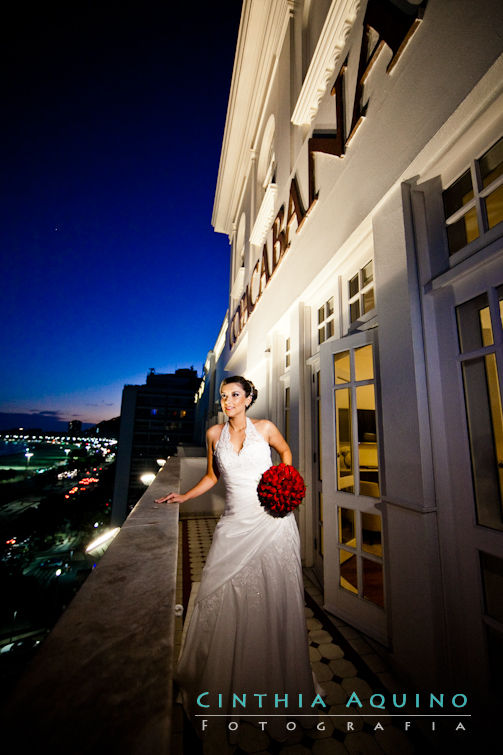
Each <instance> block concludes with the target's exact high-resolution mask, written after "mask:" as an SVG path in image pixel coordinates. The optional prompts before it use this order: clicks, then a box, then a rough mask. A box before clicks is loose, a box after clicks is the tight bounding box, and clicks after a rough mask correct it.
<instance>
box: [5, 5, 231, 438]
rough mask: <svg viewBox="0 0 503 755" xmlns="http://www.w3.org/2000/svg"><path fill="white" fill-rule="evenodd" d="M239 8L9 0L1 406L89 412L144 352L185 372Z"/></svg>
mask: <svg viewBox="0 0 503 755" xmlns="http://www.w3.org/2000/svg"><path fill="white" fill-rule="evenodd" d="M240 8H241V3H240V2H238V1H237V0H236V1H229V2H224V3H221V4H219V5H218V7H214V6H211V8H210V7H208V6H203V7H202V8H201V9H200V10H199V11H198V14H199V15H198V23H197V24H195V23H194V20H193V19H191V18H189V17H187V16H186V14H185V13H184V12H183V11H182V10H181V9H177V8H175V9H174V8H173V7H172V6H167V5H166V4H165V3H160V2H152V3H149V4H148V5H146V6H145V7H143V8H142V11H141V16H138V15H137V12H136V9H135V6H133V4H130V3H125V4H118V3H117V2H108V3H105V4H104V5H103V6H100V8H99V10H98V9H92V8H69V7H68V6H67V7H65V6H61V7H60V6H59V5H57V4H55V3H52V4H50V5H49V6H48V7H44V8H40V7H38V6H36V5H33V6H31V7H30V8H29V12H28V13H27V12H26V9H25V7H23V9H22V11H21V10H11V11H10V12H11V15H10V17H9V19H8V21H7V26H6V28H7V31H8V33H7V34H6V38H7V40H6V41H5V42H4V48H3V58H4V65H3V66H2V89H3V92H4V98H5V99H4V102H5V116H4V119H3V123H2V126H1V129H2V141H3V144H4V148H5V159H4V171H3V184H4V185H3V192H2V193H3V197H4V199H3V201H2V209H1V213H2V223H1V232H0V233H1V242H0V243H1V247H2V250H3V252H2V254H3V273H4V274H3V286H2V289H3V291H2V297H1V300H0V318H1V322H2V326H3V327H2V339H1V344H2V345H1V349H2V363H3V369H2V370H1V373H0V424H2V423H3V419H4V418H5V415H8V417H9V416H12V415H14V414H28V415H31V416H32V417H33V420H34V421H33V423H32V425H33V426H40V427H43V429H50V428H49V425H50V424H51V422H54V425H55V428H56V427H59V426H60V425H59V424H58V423H60V422H65V423H66V422H68V421H69V420H72V419H79V420H81V421H83V422H84V423H96V422H99V421H101V420H105V419H109V418H111V417H114V416H117V415H118V414H119V413H120V400H121V392H122V388H123V386H124V385H125V384H141V383H143V382H144V381H145V377H146V375H147V372H148V370H149V369H150V368H151V367H155V368H156V370H157V371H158V372H174V371H175V370H176V369H177V368H179V367H190V366H194V367H195V369H197V371H198V372H199V373H200V372H201V369H202V365H203V363H204V360H205V357H206V354H207V351H208V350H209V349H210V348H211V347H212V345H213V343H214V341H215V339H216V337H217V335H218V331H219V329H220V326H221V323H222V321H223V318H224V315H225V311H226V304H227V296H228V260H229V245H228V239H227V238H226V237H224V236H222V235H220V234H215V232H214V231H213V229H212V227H211V214H212V206H213V195H214V190H215V184H216V177H217V171H218V161H219V156H220V149H221V142H222V137H223V129H224V123H225V114H226V107H227V99H228V95H229V89H230V83H231V76H232V66H233V59H234V49H235V44H236V38H237V30H238V25H239V17H240ZM8 417H7V420H6V423H5V424H4V427H8V426H11V423H9V421H8ZM37 420H38V421H37ZM41 421H42V424H41ZM12 424H15V423H12ZM0 429H1V428H0Z"/></svg>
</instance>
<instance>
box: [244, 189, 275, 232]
mask: <svg viewBox="0 0 503 755" xmlns="http://www.w3.org/2000/svg"><path fill="white" fill-rule="evenodd" d="M277 194H278V185H277V184H273V183H270V184H269V186H268V187H267V189H266V192H265V194H264V198H263V200H262V204H261V205H260V209H259V211H258V214H257V219H256V221H255V223H254V225H253V229H252V232H251V234H250V241H251V243H252V244H255V246H262V244H263V243H264V241H265V237H266V236H267V233H268V231H269V230H270V228H271V225H272V221H273V220H274V210H275V207H276V196H277Z"/></svg>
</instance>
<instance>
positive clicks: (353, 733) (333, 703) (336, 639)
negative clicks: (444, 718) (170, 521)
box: [172, 518, 437, 755]
mask: <svg viewBox="0 0 503 755" xmlns="http://www.w3.org/2000/svg"><path fill="white" fill-rule="evenodd" d="M216 522H217V519H214V518H197V519H195V518H194V519H185V520H182V521H181V522H180V525H179V526H180V538H179V543H180V545H179V549H180V550H179V555H180V558H179V573H178V582H177V602H178V603H180V604H183V605H184V609H185V610H184V613H185V614H186V615H190V605H189V602H188V600H189V594H190V586H191V584H192V583H197V582H198V581H199V580H200V577H201V571H202V568H203V566H204V561H205V558H206V554H207V552H208V549H209V546H210V544H211V537H212V534H213V531H214V529H215V525H216ZM182 562H183V567H182ZM304 582H305V596H306V608H305V612H306V623H307V629H308V636H309V654H310V658H311V665H312V668H313V670H314V671H315V673H316V676H317V678H318V680H319V682H320V683H321V685H322V686H323V688H324V689H325V691H326V693H327V695H326V697H325V702H326V706H327V707H326V709H325V710H323V711H322V712H321V713H320V721H323V722H324V728H323V729H320V730H318V729H313V730H309V731H306V730H299V729H297V730H296V731H293V732H291V733H290V734H289V739H288V741H287V742H282V743H280V742H276V741H274V740H272V739H271V737H270V736H269V735H268V734H267V731H263V732H262V731H261V730H260V729H258V728H257V727H255V726H252V725H251V724H248V723H241V724H240V725H239V730H238V732H236V734H235V735H234V736H233V739H234V741H232V742H229V736H227V737H226V740H227V741H223V740H219V741H213V740H212V739H211V738H207V739H205V740H203V741H201V740H199V739H198V738H197V737H196V735H195V733H194V732H193V730H192V728H191V726H190V724H188V722H187V721H186V719H185V717H184V714H183V711H182V710H181V706H180V705H179V704H175V706H174V707H175V710H174V717H173V748H172V752H173V753H174V754H175V753H176V755H178V753H182V752H183V753H187V752H191V753H192V752H194V753H197V752H202V753H204V755H213V753H215V754H216V755H224V754H225V753H234V754H235V755H242V753H251V752H255V753H266V752H268V753H281V755H304V753H306V754H307V753H310V752H312V753H315V755H383V753H385V754H386V755H419V753H421V755H423V753H428V754H430V753H434V752H436V751H437V749H436V748H434V746H433V745H432V743H431V742H429V741H427V740H426V739H425V738H424V737H423V735H422V734H421V732H420V730H419V729H417V730H416V731H412V732H411V731H408V732H407V734H406V733H405V732H404V730H403V723H402V719H399V718H395V717H393V718H391V717H389V716H387V715H386V711H385V710H381V711H376V710H375V709H374V708H371V707H370V704H369V700H370V697H371V695H372V694H373V693H383V694H384V695H386V694H388V693H389V692H390V691H398V690H400V691H403V686H400V685H399V684H398V682H397V681H396V680H395V679H394V678H393V675H392V674H391V673H390V671H389V669H388V668H387V666H386V664H385V663H384V662H383V660H382V659H381V657H380V656H379V655H378V654H377V653H376V652H375V651H374V649H373V648H372V646H371V645H370V644H369V642H367V640H366V639H365V637H363V636H362V635H361V634H360V633H358V632H357V631H356V630H354V629H353V628H351V627H349V626H348V625H346V624H344V622H342V621H339V620H337V619H335V618H334V617H330V616H328V615H327V614H326V613H325V612H324V611H323V609H322V608H321V605H322V599H323V597H322V594H321V592H320V590H319V589H318V587H317V585H316V584H315V583H314V581H312V580H311V579H310V577H309V574H308V573H307V572H306V574H305V577H304ZM196 587H197V585H196ZM187 607H188V608H189V611H187ZM182 631H183V627H182V619H181V618H177V626H176V637H175V646H176V647H175V657H177V656H178V652H179V648H180V645H181V641H182ZM353 691H354V692H356V694H357V695H358V698H359V700H360V701H361V702H362V707H361V708H360V707H357V706H356V705H354V706H351V707H349V708H348V707H347V706H346V701H347V700H348V699H349V696H350V695H351V693H352V692H353ZM351 727H352V730H351ZM416 728H417V727H416ZM231 736H232V735H231Z"/></svg>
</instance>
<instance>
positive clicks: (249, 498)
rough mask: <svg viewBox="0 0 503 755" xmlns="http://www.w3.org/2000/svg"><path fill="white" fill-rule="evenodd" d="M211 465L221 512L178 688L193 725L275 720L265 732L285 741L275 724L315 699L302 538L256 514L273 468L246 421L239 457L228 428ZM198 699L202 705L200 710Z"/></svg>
mask: <svg viewBox="0 0 503 755" xmlns="http://www.w3.org/2000/svg"><path fill="white" fill-rule="evenodd" d="M215 458H216V462H217V464H218V469H219V471H220V474H221V476H222V478H223V481H224V483H225V487H226V501H225V510H224V514H223V515H222V516H221V518H220V519H219V521H218V523H217V526H216V528H215V532H214V535H213V541H212V545H211V548H210V550H209V553H208V557H207V560H206V564H205V567H204V569H203V572H202V576H201V583H200V586H199V591H198V594H197V599H196V601H195V605H194V610H193V613H192V616H191V619H190V624H189V627H188V630H187V634H186V638H185V643H184V647H183V650H182V653H181V656H180V659H179V662H178V666H177V670H176V674H175V679H176V681H177V683H178V685H179V687H180V691H181V695H182V700H183V704H184V708H185V710H186V712H187V714H188V715H189V717H195V716H197V717H199V716H201V715H203V714H206V715H207V714H219V715H223V714H226V715H228V716H229V717H231V716H232V717H233V718H234V719H235V720H236V719H239V718H240V717H243V718H244V720H248V721H250V722H253V721H257V719H256V718H255V719H252V718H251V717H249V718H246V716H245V714H258V713H260V714H261V715H262V717H264V719H265V720H268V718H267V717H268V715H271V718H270V719H269V720H268V727H267V731H269V732H271V733H272V734H273V735H275V734H276V735H277V736H281V733H282V731H283V732H284V722H283V723H282V722H281V720H280V719H279V718H277V715H278V714H279V713H283V712H284V713H285V714H286V715H287V716H288V717H289V718H291V717H292V715H294V714H295V712H297V713H299V712H302V713H303V714H307V713H310V714H312V713H313V710H312V708H311V707H310V706H311V703H312V701H313V700H314V698H315V694H316V693H315V689H314V681H313V674H312V671H311V666H310V662H309V652H308V639H307V630H306V621H305V612H304V587H303V579H302V569H301V560H300V538H299V531H298V528H297V523H296V521H295V517H294V515H293V513H292V512H290V513H289V514H287V515H286V516H285V517H283V518H277V517H273V516H271V515H270V514H269V513H268V512H267V511H266V510H265V509H264V508H263V506H261V504H260V501H259V499H258V496H257V485H258V482H259V480H260V477H261V475H262V473H263V472H264V471H265V470H266V469H268V468H269V467H270V466H271V464H272V460H271V450H270V447H269V444H268V443H267V441H266V440H265V439H264V438H263V436H262V435H261V434H260V433H259V432H258V430H257V429H256V428H255V426H254V424H253V422H252V421H251V420H250V419H249V418H246V431H245V440H244V444H243V447H242V448H241V450H240V451H239V453H237V452H236V450H235V449H234V447H233V446H232V443H231V439H230V434H229V425H228V423H226V424H225V425H224V427H223V429H222V432H221V435H220V438H219V440H218V442H217V443H216V446H215ZM260 694H262V695H263V696H262V697H261V698H260V697H259V695H260ZM200 695H202V697H200V698H199V701H200V703H202V704H203V705H201V704H198V702H197V701H198V697H199V696H200ZM233 695H238V696H240V698H241V699H243V695H246V697H245V698H244V699H245V701H246V705H245V707H243V706H242V705H240V704H238V705H237V706H236V705H235V700H234V697H233ZM276 695H277V696H278V698H279V699H280V701H281V699H283V700H284V699H285V697H286V699H287V701H288V705H287V706H285V703H284V702H283V703H282V702H279V704H276V697H275V696H276ZM299 695H301V696H302V697H301V698H300V699H301V700H302V705H300V706H299ZM203 706H209V707H203ZM272 714H275V716H276V717H273V716H272ZM210 720H211V719H210ZM269 721H270V725H269ZM194 722H195V723H196V728H197V724H198V721H197V720H195V721H194ZM306 723H307V721H306ZM309 725H312V723H311V724H309ZM281 727H283V728H282V729H281Z"/></svg>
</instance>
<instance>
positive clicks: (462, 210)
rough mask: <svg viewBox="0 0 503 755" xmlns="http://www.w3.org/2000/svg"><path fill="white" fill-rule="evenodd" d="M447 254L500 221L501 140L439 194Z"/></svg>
mask: <svg viewBox="0 0 503 755" xmlns="http://www.w3.org/2000/svg"><path fill="white" fill-rule="evenodd" d="M442 197H443V201H444V214H445V223H446V228H447V242H448V246H449V254H454V253H455V252H458V251H459V250H460V249H463V247H465V246H467V245H468V244H470V243H471V242H472V241H475V240H476V239H478V238H479V237H480V236H482V235H483V234H484V233H487V231H490V230H491V229H492V228H494V227H495V226H496V225H498V223H501V221H503V138H501V139H500V140H499V141H498V142H496V144H494V145H493V146H492V147H491V148H490V149H488V150H487V152H485V153H484V154H483V155H482V157H481V158H480V159H478V160H475V161H474V162H473V163H472V165H471V166H470V167H469V168H468V169H467V170H466V171H465V172H464V173H463V175H462V176H460V177H459V178H458V179H457V180H456V181H454V183H452V184H451V185H450V186H448V187H447V188H446V189H445V190H444V191H443V193H442Z"/></svg>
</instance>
